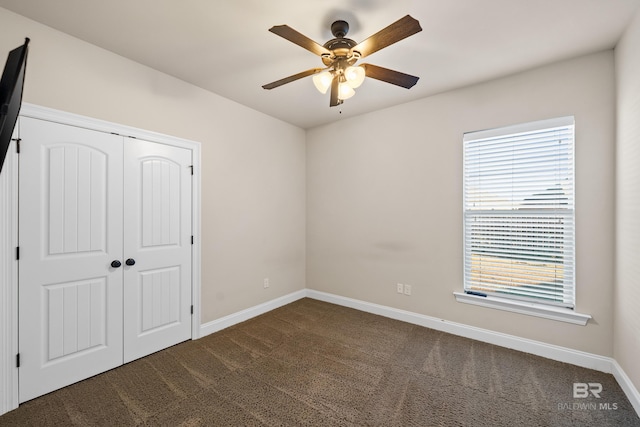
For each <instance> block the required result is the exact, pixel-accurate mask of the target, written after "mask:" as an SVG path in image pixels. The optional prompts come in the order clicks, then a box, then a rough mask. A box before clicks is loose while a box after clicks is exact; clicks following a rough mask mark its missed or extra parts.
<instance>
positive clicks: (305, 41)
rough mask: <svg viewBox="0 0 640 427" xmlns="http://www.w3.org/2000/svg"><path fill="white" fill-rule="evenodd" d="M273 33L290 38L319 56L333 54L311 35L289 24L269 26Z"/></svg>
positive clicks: (292, 41)
mask: <svg viewBox="0 0 640 427" xmlns="http://www.w3.org/2000/svg"><path fill="white" fill-rule="evenodd" d="M269 31H271V32H272V33H273V34H277V35H279V36H280V37H282V38H285V39H287V40H289V41H290V42H291V43H295V44H297V45H298V46H300V47H303V48H305V49H307V50H308V51H310V52H312V53H315V54H316V55H318V56H321V55H322V54H323V53H326V54H331V51H329V50H328V49H327V48H325V47H323V46H322V45H320V44H318V43H316V42H314V41H313V40H311V39H310V38H309V37H307V36H305V35H304V34H302V33H299V32H298V31H296V30H294V29H293V28H291V27H290V26H288V25H276V26H273V27H271V28H269Z"/></svg>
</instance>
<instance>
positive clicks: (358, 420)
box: [0, 299, 640, 427]
mask: <svg viewBox="0 0 640 427" xmlns="http://www.w3.org/2000/svg"><path fill="white" fill-rule="evenodd" d="M574 382H581V383H601V384H602V387H603V391H602V393H601V398H600V399H596V398H595V397H593V396H592V397H589V398H584V399H582V398H577V399H574V398H573V383H574ZM0 425H2V426H14V425H16V426H18V425H19V426H28V425H33V426H47V425H78V426H91V425H100V426H102V425H104V426H127V425H152V426H155V425H160V426H303V425H313V426H360V425H362V426H369V425H372V426H598V427H600V426H640V419H639V418H638V416H637V415H636V413H635V412H634V410H633V408H632V406H631V404H630V403H629V401H628V400H627V399H626V397H625V395H624V393H623V392H622V390H621V389H620V387H619V386H618V384H617V383H616V381H615V379H614V378H613V376H611V375H608V374H603V373H601V372H597V371H592V370H589V369H583V368H578V367H576V366H573V365H568V364H564V363H560V362H554V361H550V360H547V359H543V358H540V357H537V356H533V355H530V354H526V353H521V352H517V351H513V350H508V349H505V348H501V347H497V346H493V345H490V344H484V343H481V342H477V341H473V340H470V339H466V338H461V337H457V336H454V335H449V334H446V333H442V332H438V331H434V330H431V329H426V328H423V327H419V326H415V325H411V324H408V323H403V322H399V321H396V320H391V319H387V318H384V317H380V316H375V315H372V314H367V313H363V312H359V311H356V310H352V309H348V308H344V307H340V306H336V305H332V304H327V303H324V302H320V301H316V300H312V299H303V300H299V301H297V302H294V303H292V304H289V305H287V306H285V307H282V308H279V309H277V310H274V311H272V312H270V313H267V314H265V315H262V316H259V317H257V318H255V319H252V320H249V321H247V322H245V323H242V324H240V325H237V326H234V327H231V328H228V329H226V330H224V331H221V332H219V333H216V334H212V335H209V336H207V337H205V338H202V339H200V340H197V341H188V342H185V343H182V344H179V345H177V346H174V347H171V348H169V349H166V350H163V351H161V352H158V353H156V354H153V355H151V356H148V357H145V358H143V359H140V360H137V361H134V362H132V363H129V364H127V365H125V366H122V367H120V368H117V369H114V370H112V371H109V372H106V373H104V374H101V375H98V376H96V377H93V378H90V379H87V380H85V381H82V382H80V383H77V384H74V385H72V386H70V387H66V388H64V389H62V390H58V391H55V392H53V393H50V394H48V395H46V396H42V397H40V398H37V399H34V400H32V401H29V402H26V403H24V404H22V405H20V407H19V408H18V409H16V410H15V411H12V412H9V413H8V414H5V415H3V416H1V417H0Z"/></svg>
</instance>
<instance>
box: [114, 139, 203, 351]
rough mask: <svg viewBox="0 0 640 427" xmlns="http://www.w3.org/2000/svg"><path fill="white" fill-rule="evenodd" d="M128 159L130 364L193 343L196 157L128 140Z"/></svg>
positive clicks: (127, 348) (126, 319) (127, 330)
mask: <svg viewBox="0 0 640 427" xmlns="http://www.w3.org/2000/svg"><path fill="white" fill-rule="evenodd" d="M124 159H125V162H124V169H125V172H124V200H125V203H124V206H125V208H124V218H125V220H124V259H125V260H127V262H125V265H124V276H125V286H124V324H125V329H124V360H125V362H129V361H131V360H134V359H137V358H139V357H142V356H145V355H147V354H150V353H153V352H156V351H158V350H161V349H163V348H166V347H169V346H171V345H174V344H177V343H179V342H182V341H185V340H188V339H189V338H191V250H192V246H191V177H192V175H191V168H190V166H191V164H192V163H191V162H192V160H191V150H187V149H183V148H178V147H172V146H168V145H163V144H157V143H151V142H147V141H142V140H137V139H126V140H125V146H124ZM134 262H135V264H134ZM129 264H132V265H129Z"/></svg>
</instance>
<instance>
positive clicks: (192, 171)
mask: <svg viewBox="0 0 640 427" xmlns="http://www.w3.org/2000/svg"><path fill="white" fill-rule="evenodd" d="M189 167H190V168H191V175H193V165H191V166H189Z"/></svg>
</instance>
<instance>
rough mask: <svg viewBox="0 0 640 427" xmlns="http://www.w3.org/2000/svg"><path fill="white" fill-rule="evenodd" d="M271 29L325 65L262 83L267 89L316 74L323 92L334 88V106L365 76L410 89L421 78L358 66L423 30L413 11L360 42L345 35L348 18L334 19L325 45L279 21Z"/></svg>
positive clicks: (368, 66) (377, 68)
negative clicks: (374, 54)
mask: <svg viewBox="0 0 640 427" xmlns="http://www.w3.org/2000/svg"><path fill="white" fill-rule="evenodd" d="M269 31H271V32H272V33H274V34H277V35H279V36H280V37H283V38H285V39H287V40H289V41H290V42H292V43H295V44H297V45H298V46H301V47H303V48H305V49H307V50H308V51H310V52H311V53H315V54H316V55H318V56H320V58H322V63H323V64H324V65H325V68H311V69H310V70H306V71H302V72H301V73H298V74H294V75H292V76H289V77H285V78H284V79H280V80H276V81H275V82H272V83H269V84H266V85H264V86H262V87H263V88H264V89H273V88H276V87H278V86H282V85H284V84H286V83H291V82H293V81H295V80H298V79H301V78H303V77H307V76H311V75H313V83H314V84H315V86H316V88H317V89H318V90H319V91H320V92H321V93H327V90H328V89H329V88H331V99H330V101H329V106H331V107H334V106H336V105H340V104H342V103H343V102H344V100H345V99H348V98H350V97H352V96H353V95H354V94H355V91H354V89H355V88H357V87H358V86H360V85H361V84H362V82H363V81H364V78H365V76H366V77H371V78H372V79H376V80H381V81H383V82H387V83H391V84H394V85H397V86H401V87H404V88H407V89H409V88H411V87H412V86H413V85H415V84H416V83H417V81H418V77H416V76H412V75H409V74H405V73H401V72H399V71H394V70H390V69H388V68H383V67H379V66H377V65H372V64H361V65H359V66H355V63H356V62H357V61H358V60H359V59H360V58H364V57H366V56H368V55H371V54H372V53H374V52H377V51H379V50H380V49H383V48H385V47H387V46H390V45H392V44H394V43H396V42H399V41H400V40H402V39H405V38H407V37H409V36H412V35H414V34H416V33H418V32H420V31H422V27H420V23H419V22H418V21H417V20H416V19H415V18H412V17H411V16H410V15H407V16H405V17H404V18H401V19H399V20H397V21H396V22H394V23H393V24H391V25H389V26H387V27H385V28H383V29H382V30H380V31H378V32H377V33H375V34H374V35H372V36H371V37H369V38H368V39H366V40H364V41H362V42H360V43H356V42H355V41H353V40H351V39H348V38H346V37H345V36H346V35H347V32H348V31H349V24H348V23H347V22H345V21H335V22H334V23H333V24H331V33H332V34H333V36H334V37H335V38H334V39H331V40H329V41H328V42H326V43H325V44H324V45H322V46H321V45H320V44H318V43H316V42H315V41H313V40H311V39H310V38H308V37H307V36H305V35H303V34H301V33H299V32H298V31H296V30H294V29H293V28H291V27H289V26H288V25H276V26H274V27H271V28H269Z"/></svg>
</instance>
